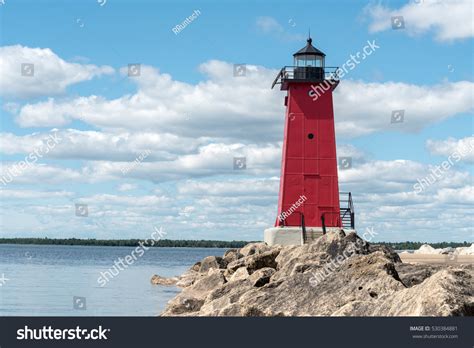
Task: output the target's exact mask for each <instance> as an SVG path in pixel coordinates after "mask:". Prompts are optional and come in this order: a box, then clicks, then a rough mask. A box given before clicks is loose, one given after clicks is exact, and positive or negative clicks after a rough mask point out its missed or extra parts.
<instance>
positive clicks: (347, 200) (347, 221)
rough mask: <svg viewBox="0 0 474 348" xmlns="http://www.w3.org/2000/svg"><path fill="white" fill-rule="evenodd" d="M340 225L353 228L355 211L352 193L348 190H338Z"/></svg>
mask: <svg viewBox="0 0 474 348" xmlns="http://www.w3.org/2000/svg"><path fill="white" fill-rule="evenodd" d="M339 204H340V211H341V213H340V214H341V222H342V227H343V228H347V229H352V230H353V229H355V212H354V204H353V203H352V194H351V193H350V192H340V198H339Z"/></svg>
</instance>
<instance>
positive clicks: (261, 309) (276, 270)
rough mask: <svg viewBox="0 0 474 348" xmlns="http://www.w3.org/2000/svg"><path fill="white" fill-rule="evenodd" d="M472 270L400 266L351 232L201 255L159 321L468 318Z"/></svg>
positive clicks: (473, 297) (473, 311)
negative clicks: (175, 318) (311, 240)
mask: <svg viewBox="0 0 474 348" xmlns="http://www.w3.org/2000/svg"><path fill="white" fill-rule="evenodd" d="M473 276H474V267H473V265H472V264H466V265H455V266H452V265H447V264H446V265H420V264H406V263H402V262H401V260H400V257H399V256H398V254H397V253H395V252H394V251H393V250H391V249H390V248H388V247H385V246H378V245H370V244H369V243H367V242H366V241H364V240H362V239H361V238H359V237H358V236H357V235H356V234H355V233H349V234H347V235H346V234H345V233H344V231H342V230H341V231H339V232H332V233H327V234H326V235H324V236H322V237H320V238H319V239H317V240H316V241H315V242H314V243H312V244H306V245H302V246H285V247H282V246H273V247H270V246H268V245H266V244H265V243H252V244H248V245H246V246H245V247H243V248H241V249H230V250H228V251H227V252H226V253H225V254H224V255H223V256H222V257H218V256H208V257H206V258H204V259H203V260H202V261H200V262H197V263H196V264H195V265H193V266H192V267H191V268H190V269H189V270H188V271H187V272H186V273H185V274H183V275H182V276H180V277H174V278H163V277H160V276H157V275H155V276H153V278H152V283H153V284H159V285H176V286H178V287H181V288H182V289H183V290H182V291H181V293H180V294H178V295H177V296H176V297H175V298H174V299H172V300H171V301H170V302H169V303H168V305H167V308H166V309H165V310H164V312H163V313H162V314H161V315H162V316H465V315H468V316H472V315H474V290H473V289H474V286H473V285H474V284H473V279H474V277H473Z"/></svg>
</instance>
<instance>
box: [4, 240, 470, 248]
mask: <svg viewBox="0 0 474 348" xmlns="http://www.w3.org/2000/svg"><path fill="white" fill-rule="evenodd" d="M140 242H142V243H143V242H145V240H142V239H78V238H68V239H50V238H0V244H43V245H91V246H128V247H134V246H138V245H140ZM248 243H254V242H249V241H239V240H233V241H223V240H171V239H160V240H157V241H155V244H154V246H155V247H173V248H242V247H243V246H245V245H247V244H248ZM372 244H383V245H387V246H389V247H391V248H393V249H395V250H415V249H419V248H420V247H421V246H422V245H423V244H429V245H431V246H432V247H433V248H447V247H452V248H457V247H468V246H470V245H471V243H470V242H459V243H457V242H441V243H423V242H397V243H389V242H374V243H372ZM145 246H150V242H149V243H148V244H145Z"/></svg>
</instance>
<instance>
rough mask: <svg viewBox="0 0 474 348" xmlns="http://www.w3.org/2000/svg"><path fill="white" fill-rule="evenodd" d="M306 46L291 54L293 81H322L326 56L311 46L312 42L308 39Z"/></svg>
mask: <svg viewBox="0 0 474 348" xmlns="http://www.w3.org/2000/svg"><path fill="white" fill-rule="evenodd" d="M306 42H307V45H306V46H305V47H303V48H302V49H300V50H299V51H298V52H296V53H295V54H293V57H294V66H295V79H302V80H307V79H311V80H312V79H315V80H323V79H324V59H325V57H326V55H325V54H324V53H323V52H321V51H320V50H318V49H317V48H316V47H314V46H313V44H312V42H313V40H312V39H311V38H308V40H306Z"/></svg>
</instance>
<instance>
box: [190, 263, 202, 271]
mask: <svg viewBox="0 0 474 348" xmlns="http://www.w3.org/2000/svg"><path fill="white" fill-rule="evenodd" d="M200 268H201V261H198V262H196V263H195V264H194V265H192V266H191V268H190V269H189V270H190V271H196V272H199V269H200Z"/></svg>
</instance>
